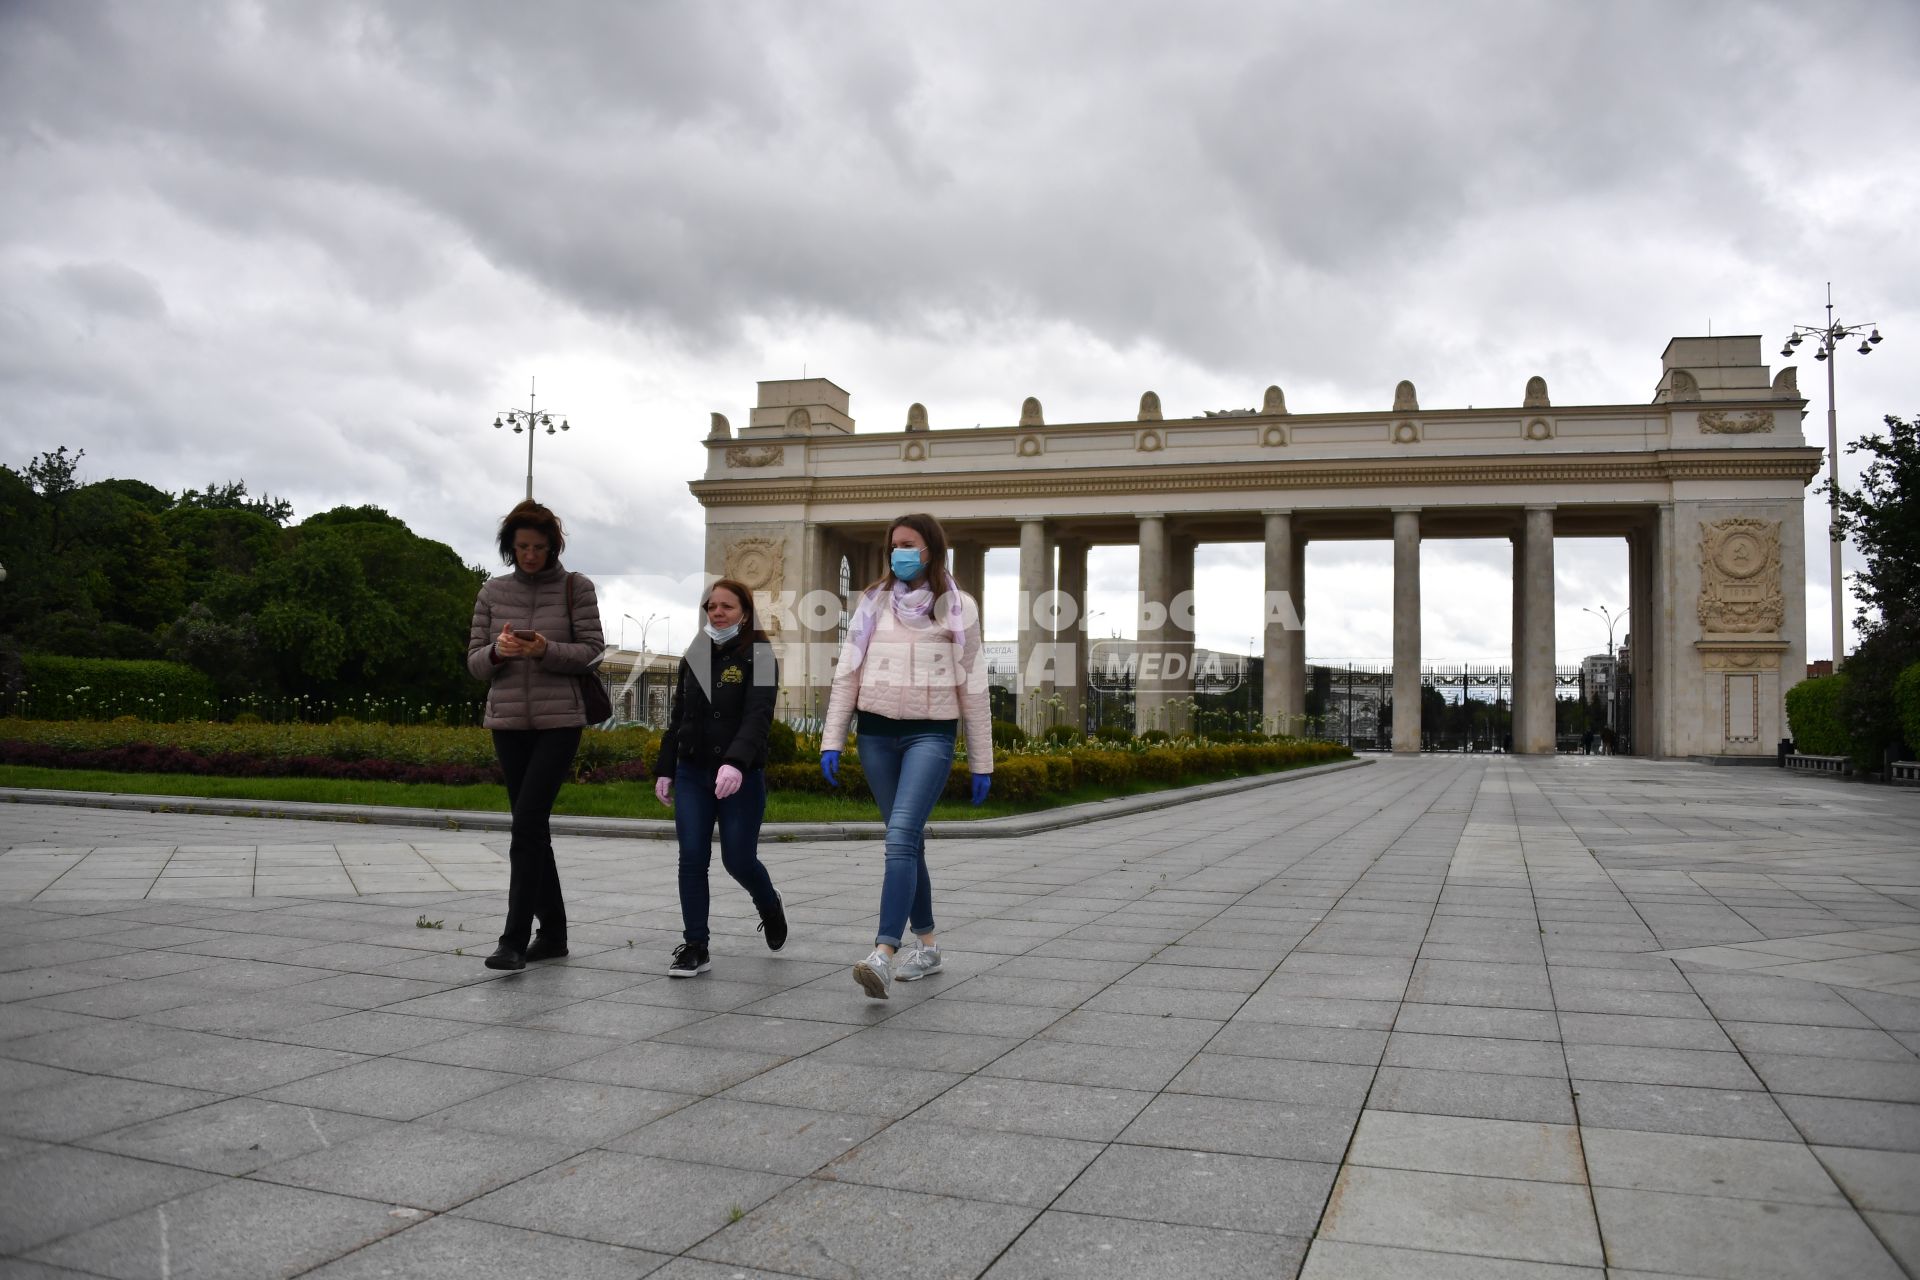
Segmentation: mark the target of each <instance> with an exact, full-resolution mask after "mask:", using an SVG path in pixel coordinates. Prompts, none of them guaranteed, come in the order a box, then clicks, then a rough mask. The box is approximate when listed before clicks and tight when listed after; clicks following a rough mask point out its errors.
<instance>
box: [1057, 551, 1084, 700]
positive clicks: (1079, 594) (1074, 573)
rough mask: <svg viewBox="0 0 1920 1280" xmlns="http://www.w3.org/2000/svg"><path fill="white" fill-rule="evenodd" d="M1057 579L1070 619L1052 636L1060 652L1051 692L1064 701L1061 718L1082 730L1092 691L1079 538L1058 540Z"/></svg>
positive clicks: (1082, 557) (1063, 605) (1082, 552)
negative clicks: (1054, 682) (1088, 677)
mask: <svg viewBox="0 0 1920 1280" xmlns="http://www.w3.org/2000/svg"><path fill="white" fill-rule="evenodd" d="M1059 549H1060V567H1059V570H1058V577H1059V582H1058V585H1057V586H1056V588H1055V590H1057V591H1058V592H1059V594H1060V596H1061V597H1062V598H1063V599H1062V603H1061V607H1062V608H1063V609H1065V610H1067V616H1070V617H1071V618H1072V619H1073V621H1071V622H1069V623H1067V625H1066V626H1065V627H1063V628H1062V629H1061V630H1060V631H1059V632H1058V633H1057V634H1056V635H1055V637H1054V643H1055V644H1056V645H1058V646H1059V647H1058V648H1057V649H1056V650H1055V652H1057V653H1059V654H1060V655H1061V658H1060V662H1059V665H1058V669H1057V673H1056V675H1057V680H1056V684H1055V692H1056V693H1057V694H1058V695H1059V697H1060V700H1061V702H1062V703H1064V704H1065V708H1066V710H1065V712H1064V713H1063V714H1064V717H1065V719H1066V720H1067V721H1069V722H1070V723H1072V724H1073V725H1074V727H1075V728H1078V729H1080V730H1081V731H1082V732H1085V731H1086V727H1087V707H1088V706H1089V705H1090V703H1091V702H1092V696H1093V695H1092V691H1091V690H1089V689H1088V688H1087V671H1088V665H1087V544H1086V542H1085V541H1083V540H1082V539H1079V538H1072V539H1063V540H1062V541H1061V542H1060V543H1059Z"/></svg>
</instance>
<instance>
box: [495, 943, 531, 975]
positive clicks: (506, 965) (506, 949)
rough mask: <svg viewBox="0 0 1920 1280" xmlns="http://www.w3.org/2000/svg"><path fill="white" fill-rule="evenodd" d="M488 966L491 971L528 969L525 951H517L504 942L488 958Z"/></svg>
mask: <svg viewBox="0 0 1920 1280" xmlns="http://www.w3.org/2000/svg"><path fill="white" fill-rule="evenodd" d="M486 966H487V968H489V969H524V968H526V967H527V956H526V953H525V952H524V951H515V950H514V949H513V948H512V947H510V946H508V945H507V944H506V943H504V942H503V943H501V944H500V945H499V946H497V947H495V948H494V950H493V954H492V955H490V956H488V957H487V959H486Z"/></svg>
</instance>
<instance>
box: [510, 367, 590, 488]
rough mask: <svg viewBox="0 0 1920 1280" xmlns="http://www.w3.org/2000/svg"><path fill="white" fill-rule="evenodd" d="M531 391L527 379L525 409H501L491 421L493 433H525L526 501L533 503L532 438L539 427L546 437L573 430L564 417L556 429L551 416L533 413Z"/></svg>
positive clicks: (531, 386)
mask: <svg viewBox="0 0 1920 1280" xmlns="http://www.w3.org/2000/svg"><path fill="white" fill-rule="evenodd" d="M533 391H534V379H532V378H528V379H527V407H526V408H524V409H503V410H501V411H500V412H499V413H498V414H496V415H495V416H494V419H493V429H494V430H495V431H499V430H502V429H504V428H506V427H509V426H510V427H512V428H513V434H515V435H519V434H520V433H521V432H522V431H525V432H526V433H527V501H528V502H532V501H533V438H534V436H536V435H538V434H539V428H541V427H545V428H546V429H547V434H548V435H552V434H553V433H554V432H556V431H571V430H573V424H571V423H569V422H568V421H567V420H566V418H565V417H562V418H561V419H560V425H559V426H557V427H556V426H554V425H553V415H552V414H550V413H536V412H535V411H534V396H533Z"/></svg>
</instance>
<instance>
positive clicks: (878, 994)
mask: <svg viewBox="0 0 1920 1280" xmlns="http://www.w3.org/2000/svg"><path fill="white" fill-rule="evenodd" d="M853 980H854V981H855V982H857V983H859V984H860V989H861V990H862V991H864V992H866V993H867V994H868V995H870V996H872V997H873V998H874V999H875V1000H885V999H886V998H887V991H888V989H889V988H890V987H892V986H893V965H892V963H891V962H890V961H889V960H888V959H887V953H886V952H884V951H882V950H880V948H878V947H875V948H874V949H873V954H872V955H870V956H868V957H867V958H866V959H865V960H862V961H861V962H860V963H859V964H857V965H855V966H853Z"/></svg>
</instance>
